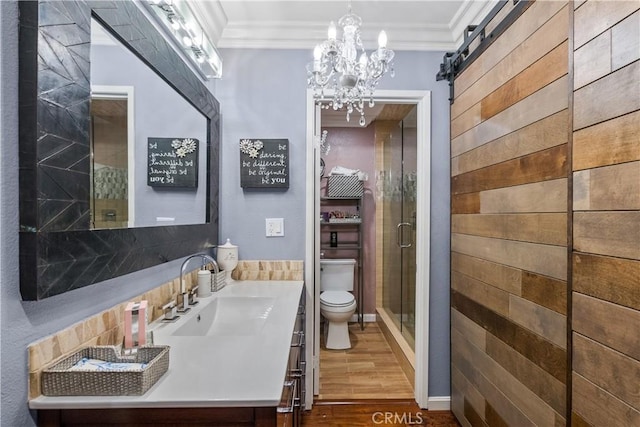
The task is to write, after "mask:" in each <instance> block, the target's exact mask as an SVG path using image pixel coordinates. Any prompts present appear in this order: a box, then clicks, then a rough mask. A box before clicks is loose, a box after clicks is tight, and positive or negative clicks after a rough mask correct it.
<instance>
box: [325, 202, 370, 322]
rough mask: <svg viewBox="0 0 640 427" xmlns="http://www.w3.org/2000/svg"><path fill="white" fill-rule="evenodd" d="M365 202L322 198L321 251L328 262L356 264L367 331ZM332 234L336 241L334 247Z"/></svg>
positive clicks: (359, 313) (361, 317) (359, 306)
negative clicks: (348, 260) (339, 260)
mask: <svg viewBox="0 0 640 427" xmlns="http://www.w3.org/2000/svg"><path fill="white" fill-rule="evenodd" d="M363 201H364V200H363V198H362V197H321V198H320V215H321V217H320V218H319V220H320V251H321V253H322V254H323V256H324V258H353V259H355V260H356V277H355V283H354V289H355V290H356V301H357V310H356V313H357V316H358V323H359V324H360V328H361V329H364V281H363V271H364V269H363V265H362V263H363V248H364V243H363V231H364V230H363V227H362V225H363V212H362V211H363V209H362V207H363ZM332 233H336V237H337V238H336V239H335V241H334V242H333V243H332V237H331V236H332Z"/></svg>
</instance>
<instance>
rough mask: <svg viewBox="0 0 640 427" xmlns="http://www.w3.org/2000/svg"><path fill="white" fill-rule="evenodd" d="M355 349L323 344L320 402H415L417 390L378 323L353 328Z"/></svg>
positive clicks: (322, 339) (352, 326)
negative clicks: (328, 347)
mask: <svg viewBox="0 0 640 427" xmlns="http://www.w3.org/2000/svg"><path fill="white" fill-rule="evenodd" d="M349 336H350V338H351V348H350V349H349V350H327V349H326V348H325V347H324V334H323V335H322V338H321V343H320V394H319V395H318V399H319V400H333V401H336V400H345V399H346V400H353V399H413V387H412V386H411V384H410V383H409V381H408V380H407V377H406V376H405V374H404V372H403V371H402V369H401V367H400V364H399V363H398V360H397V359H396V357H395V355H394V354H393V352H392V351H391V348H390V347H389V344H387V341H386V340H385V337H384V335H382V332H381V331H380V328H379V327H378V325H377V324H376V323H373V322H372V323H365V328H364V331H362V330H360V325H358V324H357V323H353V324H350V325H349Z"/></svg>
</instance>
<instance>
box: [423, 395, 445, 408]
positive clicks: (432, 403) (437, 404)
mask: <svg viewBox="0 0 640 427" xmlns="http://www.w3.org/2000/svg"><path fill="white" fill-rule="evenodd" d="M427 409H428V410H430V411H450V410H451V396H429V400H428V401H427Z"/></svg>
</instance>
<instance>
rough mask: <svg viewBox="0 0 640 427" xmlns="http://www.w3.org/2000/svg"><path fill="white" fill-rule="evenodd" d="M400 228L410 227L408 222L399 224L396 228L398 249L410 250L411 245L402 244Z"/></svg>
mask: <svg viewBox="0 0 640 427" xmlns="http://www.w3.org/2000/svg"><path fill="white" fill-rule="evenodd" d="M402 227H411V223H410V222H401V223H399V224H398V226H397V228H396V243H397V244H398V247H400V248H410V247H411V243H402Z"/></svg>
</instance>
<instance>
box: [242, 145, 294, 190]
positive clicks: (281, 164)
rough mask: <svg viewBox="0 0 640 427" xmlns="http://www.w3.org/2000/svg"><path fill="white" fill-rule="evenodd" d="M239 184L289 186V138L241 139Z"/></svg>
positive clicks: (266, 186) (245, 186) (265, 186)
mask: <svg viewBox="0 0 640 427" xmlns="http://www.w3.org/2000/svg"><path fill="white" fill-rule="evenodd" d="M240 186H241V187H242V188H274V189H287V188H289V140H288V139H241V140H240Z"/></svg>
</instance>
